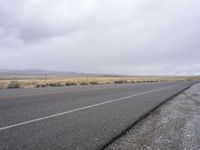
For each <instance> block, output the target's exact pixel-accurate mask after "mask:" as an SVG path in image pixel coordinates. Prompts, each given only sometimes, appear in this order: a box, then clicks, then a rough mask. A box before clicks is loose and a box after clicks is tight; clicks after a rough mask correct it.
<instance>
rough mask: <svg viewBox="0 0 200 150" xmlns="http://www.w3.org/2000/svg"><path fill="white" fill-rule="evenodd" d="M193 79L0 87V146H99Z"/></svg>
mask: <svg viewBox="0 0 200 150" xmlns="http://www.w3.org/2000/svg"><path fill="white" fill-rule="evenodd" d="M191 84H193V82H171V83H148V84H147V83H145V84H122V85H97V86H74V87H61V88H41V89H16V90H1V91H0V150H5V149H13V150H23V149H24V150H25V149H28V150H35V149H37V150H44V149H48V150H57V149H59V150H60V149H65V150H66V149H68V150H70V149H72V150H73V149H75V150H90V149H91V150H92V149H100V148H102V147H103V146H104V145H105V144H107V143H108V142H109V141H110V140H112V139H113V138H114V137H116V136H118V135H119V134H120V133H121V132H123V131H124V130H125V129H126V128H127V127H129V126H130V125H131V124H133V123H134V122H135V121H137V120H138V119H139V118H140V117H142V116H143V115H144V114H146V113H147V112H149V111H150V110H152V109H153V108H155V107H156V106H157V105H159V104H160V103H162V102H163V101H165V100H166V99H168V98H170V97H171V96H173V95H175V94H177V93H178V92H180V91H182V90H183V89H185V88H187V87H189V86H190V85H191Z"/></svg>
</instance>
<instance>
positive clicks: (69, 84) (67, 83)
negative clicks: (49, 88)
mask: <svg viewBox="0 0 200 150" xmlns="http://www.w3.org/2000/svg"><path fill="white" fill-rule="evenodd" d="M65 85H66V86H72V85H77V83H76V82H65Z"/></svg>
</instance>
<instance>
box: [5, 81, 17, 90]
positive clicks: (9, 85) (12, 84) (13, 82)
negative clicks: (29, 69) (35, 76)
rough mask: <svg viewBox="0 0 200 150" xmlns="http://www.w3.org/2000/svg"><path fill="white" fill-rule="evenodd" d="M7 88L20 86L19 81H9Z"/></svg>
mask: <svg viewBox="0 0 200 150" xmlns="http://www.w3.org/2000/svg"><path fill="white" fill-rule="evenodd" d="M6 87H7V88H8V89H13V88H20V83H19V82H17V81H10V82H9V83H8V84H7V86H6Z"/></svg>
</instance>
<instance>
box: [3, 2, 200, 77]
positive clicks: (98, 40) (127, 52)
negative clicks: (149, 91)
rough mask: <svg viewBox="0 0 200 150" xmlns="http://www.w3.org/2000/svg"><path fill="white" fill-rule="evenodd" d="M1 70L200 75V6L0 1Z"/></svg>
mask: <svg viewBox="0 0 200 150" xmlns="http://www.w3.org/2000/svg"><path fill="white" fill-rule="evenodd" d="M0 69H15V70H21V69H22V70H23V69H48V70H64V71H77V72H88V73H117V74H142V75H148V74H150V75H153V74H158V75H160V74H163V75H169V74H171V75H174V74H178V75H180V74H184V75H185V74H192V75H197V74H200V0H164V1H162V0H0Z"/></svg>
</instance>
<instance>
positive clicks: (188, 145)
mask: <svg viewBox="0 0 200 150" xmlns="http://www.w3.org/2000/svg"><path fill="white" fill-rule="evenodd" d="M106 150H200V83H198V84H195V85H193V86H192V87H191V88H190V89H188V90H186V91H184V92H183V93H181V94H179V95H178V96H176V97H175V98H173V99H171V100H170V101H168V102H167V103H166V104H164V105H162V106H161V107H159V108H158V109H157V110H155V111H154V112H153V113H152V114H151V115H149V116H148V117H146V118H145V119H143V120H142V121H141V122H139V123H138V124H137V125H136V126H134V127H133V128H132V129H131V130H129V131H128V132H127V133H125V135H123V136H122V137H120V138H119V139H117V140H116V141H115V142H114V143H112V144H111V145H109V147H107V148H106Z"/></svg>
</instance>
